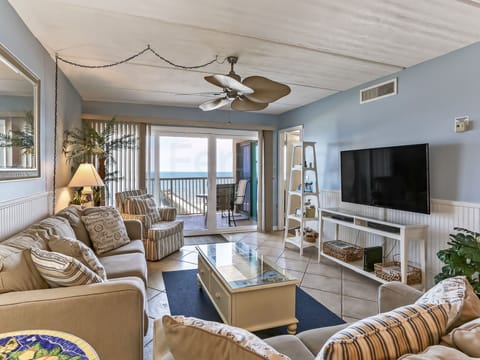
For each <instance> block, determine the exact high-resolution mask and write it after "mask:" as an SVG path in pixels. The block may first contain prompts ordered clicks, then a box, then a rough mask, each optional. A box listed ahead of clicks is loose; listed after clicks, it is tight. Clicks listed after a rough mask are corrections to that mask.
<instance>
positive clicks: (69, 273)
mask: <svg viewBox="0 0 480 360" xmlns="http://www.w3.org/2000/svg"><path fill="white" fill-rule="evenodd" d="M30 252H31V257H32V260H33V263H34V264H35V266H36V268H37V270H38V271H39V272H40V275H41V276H42V277H43V278H44V279H45V280H46V281H47V283H48V284H49V285H50V286H51V287H62V286H79V285H88V284H95V283H101V282H103V280H102V278H101V277H100V276H98V275H97V274H95V273H94V272H93V271H92V270H90V269H89V268H88V267H86V266H85V265H83V264H82V263H81V262H80V261H78V260H76V259H74V258H73V257H71V256H67V255H63V254H60V253H57V252H53V251H45V250H40V249H36V248H32V249H31V250H30Z"/></svg>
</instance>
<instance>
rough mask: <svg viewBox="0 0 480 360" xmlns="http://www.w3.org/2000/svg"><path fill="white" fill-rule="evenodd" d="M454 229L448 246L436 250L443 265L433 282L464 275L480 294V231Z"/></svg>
mask: <svg viewBox="0 0 480 360" xmlns="http://www.w3.org/2000/svg"><path fill="white" fill-rule="evenodd" d="M454 230H455V231H457V233H455V234H450V241H449V242H448V245H450V247H449V248H448V249H444V250H440V251H439V252H437V257H438V258H439V259H440V260H441V261H442V262H444V263H445V265H444V266H443V267H442V271H441V272H440V273H439V274H437V275H436V276H435V283H438V282H440V281H442V280H443V279H446V278H450V277H454V276H459V275H464V276H466V277H467V279H468V281H469V282H470V284H472V287H473V289H474V290H475V292H476V293H477V294H480V279H479V273H480V233H477V232H474V231H471V230H468V229H464V228H460V227H455V228H454Z"/></svg>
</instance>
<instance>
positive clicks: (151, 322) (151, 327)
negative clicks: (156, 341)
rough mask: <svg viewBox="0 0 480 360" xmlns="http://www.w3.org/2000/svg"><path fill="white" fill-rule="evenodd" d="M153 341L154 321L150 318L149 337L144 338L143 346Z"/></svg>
mask: <svg viewBox="0 0 480 360" xmlns="http://www.w3.org/2000/svg"><path fill="white" fill-rule="evenodd" d="M152 340H153V319H152V318H148V331H147V335H145V336H144V337H143V346H146V345H147V344H148V343H149V342H150V341H152Z"/></svg>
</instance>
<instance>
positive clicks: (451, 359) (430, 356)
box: [398, 345, 477, 360]
mask: <svg viewBox="0 0 480 360" xmlns="http://www.w3.org/2000/svg"><path fill="white" fill-rule="evenodd" d="M475 359H477V358H473V357H470V356H467V355H465V354H463V353H462V352H460V351H458V350H457V349H453V348H449V347H446V346H442V345H433V346H429V347H428V348H427V349H426V350H425V351H423V352H421V353H418V354H407V355H404V356H402V357H401V358H399V359H398V360H475Z"/></svg>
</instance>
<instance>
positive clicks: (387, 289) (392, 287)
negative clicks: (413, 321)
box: [378, 281, 423, 313]
mask: <svg viewBox="0 0 480 360" xmlns="http://www.w3.org/2000/svg"><path fill="white" fill-rule="evenodd" d="M422 294H423V293H422V292H421V291H420V290H417V289H414V288H412V287H411V286H408V285H406V284H403V283H401V282H398V281H392V282H389V283H386V284H383V285H381V286H380V287H379V288H378V312H380V313H382V312H387V311H390V310H393V309H396V308H398V307H400V306H405V305H409V304H413V303H414V302H415V301H417V300H418V298H419V297H420V296H422Z"/></svg>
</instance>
